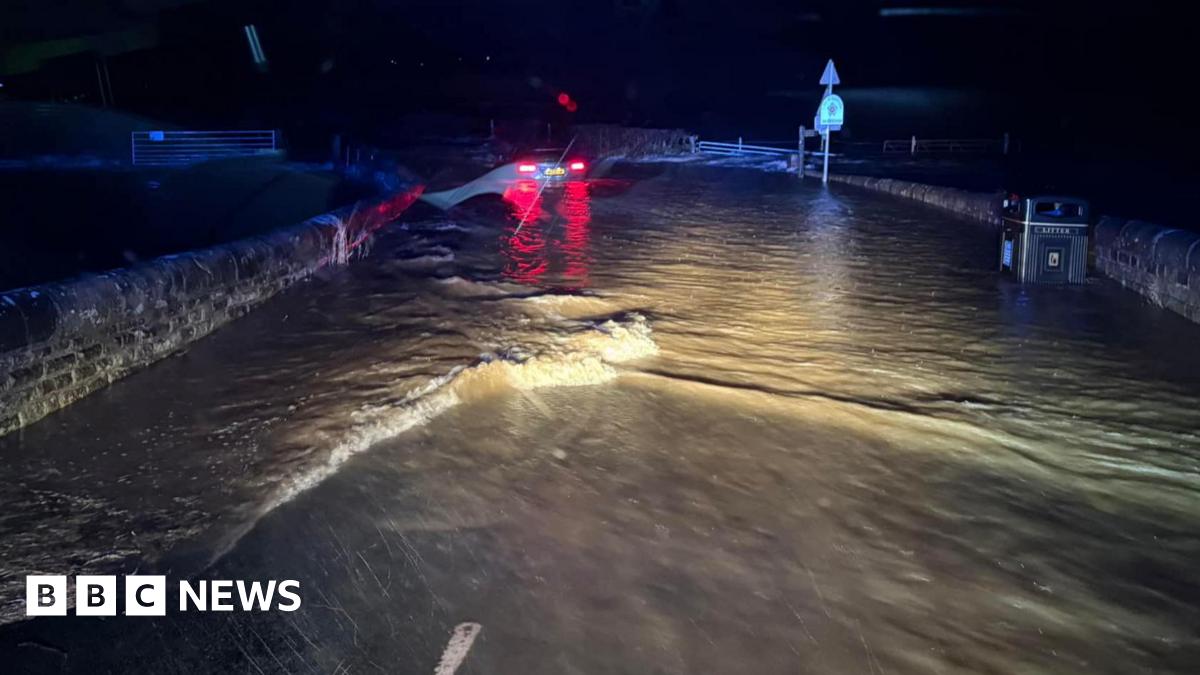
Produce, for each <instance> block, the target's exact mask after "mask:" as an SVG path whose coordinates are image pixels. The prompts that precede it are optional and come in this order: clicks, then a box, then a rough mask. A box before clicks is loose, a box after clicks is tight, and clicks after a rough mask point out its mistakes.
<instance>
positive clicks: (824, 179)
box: [821, 129, 829, 185]
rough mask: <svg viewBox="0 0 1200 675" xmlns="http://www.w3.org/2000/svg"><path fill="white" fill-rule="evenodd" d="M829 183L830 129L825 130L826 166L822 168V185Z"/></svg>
mask: <svg viewBox="0 0 1200 675" xmlns="http://www.w3.org/2000/svg"><path fill="white" fill-rule="evenodd" d="M828 184H829V129H826V130H825V166H824V168H823V169H821V185H828Z"/></svg>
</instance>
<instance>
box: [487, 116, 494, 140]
mask: <svg viewBox="0 0 1200 675" xmlns="http://www.w3.org/2000/svg"><path fill="white" fill-rule="evenodd" d="M488 129H489V133H488V138H495V137H496V118H494V117H493V118H492V119H490V120H488Z"/></svg>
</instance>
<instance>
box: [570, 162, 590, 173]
mask: <svg viewBox="0 0 1200 675" xmlns="http://www.w3.org/2000/svg"><path fill="white" fill-rule="evenodd" d="M586 168H587V165H586V164H584V163H583V162H571V170H572V171H583V170H584V169H586Z"/></svg>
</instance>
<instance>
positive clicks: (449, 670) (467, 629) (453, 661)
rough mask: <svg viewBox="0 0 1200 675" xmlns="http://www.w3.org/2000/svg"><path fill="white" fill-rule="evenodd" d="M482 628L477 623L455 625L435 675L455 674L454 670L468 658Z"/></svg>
mask: <svg viewBox="0 0 1200 675" xmlns="http://www.w3.org/2000/svg"><path fill="white" fill-rule="evenodd" d="M482 630H483V626H481V625H479V624H477V623H460V624H458V625H457V626H455V627H454V632H453V633H452V634H451V635H450V644H447V645H446V651H444V652H442V660H441V661H438V665H437V669H436V670H434V671H433V675H454V671H456V670H458V667H459V666H461V665H462V664H463V661H465V660H466V659H467V652H469V651H471V645H472V644H474V643H475V637H476V636H478V635H479V632H480V631H482Z"/></svg>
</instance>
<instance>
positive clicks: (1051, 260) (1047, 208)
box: [1000, 196, 1089, 284]
mask: <svg viewBox="0 0 1200 675" xmlns="http://www.w3.org/2000/svg"><path fill="white" fill-rule="evenodd" d="M1088 215H1089V214H1088V203H1087V202H1086V201H1084V200H1082V199H1076V198H1074V197H1053V196H1045V197H1022V198H1014V199H1009V200H1006V201H1005V203H1004V225H1003V228H1002V232H1001V235H1000V271H1002V272H1010V273H1012V275H1013V276H1015V277H1016V278H1017V279H1018V280H1019V281H1021V282H1022V283H1035V284H1081V283H1083V282H1084V281H1085V279H1086V277H1087V253H1088V244H1087V234H1088Z"/></svg>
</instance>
